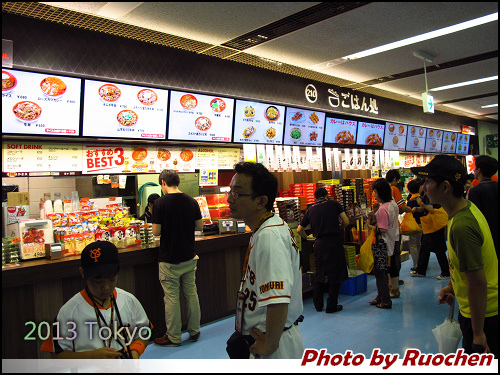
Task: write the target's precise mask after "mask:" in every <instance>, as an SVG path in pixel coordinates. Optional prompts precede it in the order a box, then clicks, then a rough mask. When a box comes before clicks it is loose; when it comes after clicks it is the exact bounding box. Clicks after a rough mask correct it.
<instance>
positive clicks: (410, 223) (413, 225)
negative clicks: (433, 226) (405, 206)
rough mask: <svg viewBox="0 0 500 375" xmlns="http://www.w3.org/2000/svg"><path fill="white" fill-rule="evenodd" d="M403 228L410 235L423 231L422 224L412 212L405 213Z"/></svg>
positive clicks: (404, 232)
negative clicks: (419, 223)
mask: <svg viewBox="0 0 500 375" xmlns="http://www.w3.org/2000/svg"><path fill="white" fill-rule="evenodd" d="M401 230H402V232H403V234H405V235H408V236H411V235H415V234H420V233H422V229H420V226H419V225H418V223H417V221H416V220H415V218H414V217H413V214H412V213H411V212H406V213H405V215H404V217H403V221H402V222H401Z"/></svg>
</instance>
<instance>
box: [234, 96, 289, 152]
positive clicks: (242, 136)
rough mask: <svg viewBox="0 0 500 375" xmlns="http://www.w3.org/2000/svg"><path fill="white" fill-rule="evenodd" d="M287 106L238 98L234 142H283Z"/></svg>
mask: <svg viewBox="0 0 500 375" xmlns="http://www.w3.org/2000/svg"><path fill="white" fill-rule="evenodd" d="M284 119H285V107H284V106H279V105H271V104H266V103H257V102H252V101H243V100H236V114H235V119H234V142H242V143H261V144H282V139H283V127H284Z"/></svg>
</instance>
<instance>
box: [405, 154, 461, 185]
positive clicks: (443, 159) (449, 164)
mask: <svg viewBox="0 0 500 375" xmlns="http://www.w3.org/2000/svg"><path fill="white" fill-rule="evenodd" d="M410 170H411V173H413V174H415V175H418V176H424V177H427V176H428V177H440V178H442V179H444V180H446V181H449V182H452V183H453V182H454V183H459V184H462V185H463V184H465V182H466V181H467V170H466V169H465V167H464V166H463V164H462V163H460V161H458V160H457V159H456V158H454V157H453V156H450V155H436V156H435V157H434V158H432V160H431V161H430V162H429V164H427V165H426V166H424V167H413V168H410Z"/></svg>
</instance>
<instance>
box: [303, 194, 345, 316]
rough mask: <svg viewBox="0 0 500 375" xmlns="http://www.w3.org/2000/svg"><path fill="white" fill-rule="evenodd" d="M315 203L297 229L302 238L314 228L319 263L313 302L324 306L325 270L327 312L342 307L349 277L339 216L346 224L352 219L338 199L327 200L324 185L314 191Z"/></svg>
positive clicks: (317, 264) (318, 305)
mask: <svg viewBox="0 0 500 375" xmlns="http://www.w3.org/2000/svg"><path fill="white" fill-rule="evenodd" d="M314 197H315V198H316V204H315V205H313V206H311V207H309V208H308V210H307V211H306V213H305V214H304V217H303V218H302V221H301V222H300V225H299V226H298V228H297V232H298V233H299V234H300V236H301V237H302V238H305V239H307V234H306V230H307V229H311V230H312V234H313V236H314V237H315V238H316V240H315V242H314V258H315V263H316V280H315V282H314V290H313V302H314V307H316V311H322V310H323V287H324V279H325V274H326V275H327V276H328V285H329V287H328V299H327V302H326V310H325V312H326V313H334V312H337V311H341V310H342V308H343V307H342V305H338V296H339V291H340V285H341V283H342V281H344V280H347V264H346V260H345V255H344V246H343V241H342V236H343V231H341V227H340V223H339V218H340V219H342V222H343V223H344V225H348V224H349V219H348V218H347V215H346V213H345V211H344V208H343V207H342V205H341V204H340V203H339V202H336V201H333V200H328V192H327V191H326V189H325V188H318V189H316V191H315V192H314Z"/></svg>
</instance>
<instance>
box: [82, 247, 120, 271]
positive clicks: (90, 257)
mask: <svg viewBox="0 0 500 375" xmlns="http://www.w3.org/2000/svg"><path fill="white" fill-rule="evenodd" d="M81 263H82V268H83V273H84V275H85V279H88V278H89V277H91V276H96V275H115V274H117V273H118V271H119V270H120V263H119V261H118V249H117V248H116V246H115V245H114V244H113V243H111V242H109V241H96V242H93V243H91V244H88V245H87V246H85V249H83V251H82V255H81Z"/></svg>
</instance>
